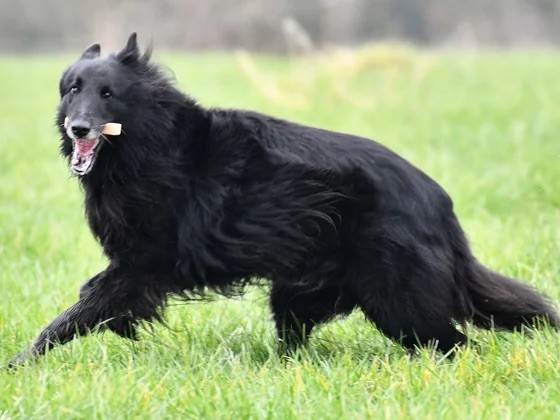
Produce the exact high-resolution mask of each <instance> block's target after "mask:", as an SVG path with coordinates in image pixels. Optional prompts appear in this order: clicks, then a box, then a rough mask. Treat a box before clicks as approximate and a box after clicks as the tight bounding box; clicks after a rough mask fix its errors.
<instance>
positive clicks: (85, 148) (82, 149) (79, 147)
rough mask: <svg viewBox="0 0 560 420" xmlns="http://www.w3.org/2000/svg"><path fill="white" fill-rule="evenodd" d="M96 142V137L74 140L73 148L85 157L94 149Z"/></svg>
mask: <svg viewBox="0 0 560 420" xmlns="http://www.w3.org/2000/svg"><path fill="white" fill-rule="evenodd" d="M96 144H97V139H84V140H76V144H75V145H74V148H75V149H76V153H77V154H78V155H79V156H81V157H87V156H89V155H90V154H91V153H92V152H93V149H95V145H96Z"/></svg>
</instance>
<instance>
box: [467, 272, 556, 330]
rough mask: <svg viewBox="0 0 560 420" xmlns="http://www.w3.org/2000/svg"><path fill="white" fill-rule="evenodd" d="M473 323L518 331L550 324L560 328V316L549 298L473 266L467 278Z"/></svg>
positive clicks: (525, 286) (509, 279)
mask: <svg viewBox="0 0 560 420" xmlns="http://www.w3.org/2000/svg"><path fill="white" fill-rule="evenodd" d="M467 277H468V278H467V284H466V287H467V290H468V293H469V295H470V298H471V302H472V306H473V311H474V314H473V323H474V324H475V325H477V326H479V327H483V328H497V329H506V330H514V329H517V328H519V327H522V326H538V325H539V324H538V323H539V322H541V323H542V322H543V321H544V322H547V323H548V324H550V325H552V326H553V327H556V328H560V317H559V315H558V313H557V312H556V309H555V308H554V305H553V303H552V302H551V301H550V300H549V298H548V297H546V296H544V295H542V294H541V293H539V292H538V291H537V290H535V289H533V288H532V287H530V286H528V285H526V284H523V283H521V282H519V281H517V280H514V279H511V278H509V277H506V276H503V275H501V274H498V273H494V272H492V271H491V270H489V269H487V268H486V267H484V266H482V265H480V264H473V266H472V271H471V272H470V275H468V276H467Z"/></svg>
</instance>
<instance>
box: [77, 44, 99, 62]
mask: <svg viewBox="0 0 560 420" xmlns="http://www.w3.org/2000/svg"><path fill="white" fill-rule="evenodd" d="M99 54H101V47H100V46H99V44H93V45H91V46H90V47H87V48H86V49H85V50H84V52H83V53H82V56H81V57H80V59H82V60H93V59H94V58H98V57H99Z"/></svg>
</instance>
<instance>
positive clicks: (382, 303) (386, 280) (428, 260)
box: [353, 243, 467, 352]
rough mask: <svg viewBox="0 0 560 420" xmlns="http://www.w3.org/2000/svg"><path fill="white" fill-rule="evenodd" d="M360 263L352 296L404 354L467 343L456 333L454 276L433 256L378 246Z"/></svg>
mask: <svg viewBox="0 0 560 420" xmlns="http://www.w3.org/2000/svg"><path fill="white" fill-rule="evenodd" d="M370 250H371V251H372V252H371V253H370V255H369V258H364V259H363V260H362V261H361V266H360V267H359V269H358V272H359V273H360V274H359V276H358V277H357V278H356V279H355V282H354V283H353V292H354V294H355V296H356V297H357V299H358V301H359V306H360V308H361V309H362V310H363V311H364V313H365V315H366V317H367V318H368V319H369V320H371V321H372V322H374V323H375V324H376V325H377V327H378V328H379V330H380V331H381V332H383V333H384V334H385V335H387V336H388V337H390V338H392V339H395V340H397V341H398V342H400V343H401V344H402V345H404V346H405V347H407V348H408V349H414V348H415V347H423V346H434V347H435V348H437V349H438V350H440V351H442V352H448V351H450V350H453V349H454V348H456V347H457V346H459V345H462V344H464V343H466V341H467V337H466V336H465V335H464V334H462V333H461V332H460V331H458V330H457V329H456V328H455V324H454V319H455V315H456V312H457V309H456V305H455V301H454V288H455V287H456V286H455V284H454V279H453V273H452V271H451V270H450V269H449V268H448V265H447V264H445V259H444V257H441V256H440V255H439V254H438V251H437V250H429V249H427V248H426V247H414V248H412V249H410V248H409V249H404V248H400V249H399V248H397V247H395V246H394V245H392V246H391V244H386V245H384V244H382V243H381V244H379V247H378V248H377V249H371V248H370Z"/></svg>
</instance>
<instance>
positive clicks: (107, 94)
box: [100, 88, 113, 99]
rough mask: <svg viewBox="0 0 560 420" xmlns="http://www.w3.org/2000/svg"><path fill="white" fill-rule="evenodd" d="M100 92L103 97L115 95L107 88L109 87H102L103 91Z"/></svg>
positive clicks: (107, 97)
mask: <svg viewBox="0 0 560 420" xmlns="http://www.w3.org/2000/svg"><path fill="white" fill-rule="evenodd" d="M100 94H101V97H102V98H103V99H109V98H111V97H112V96H113V92H111V91H110V90H109V89H107V88H105V89H102V90H101V92H100Z"/></svg>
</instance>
